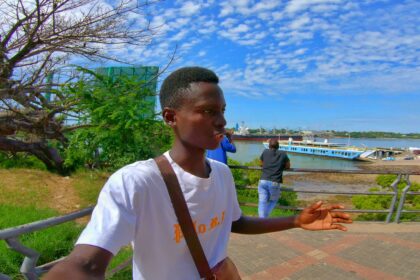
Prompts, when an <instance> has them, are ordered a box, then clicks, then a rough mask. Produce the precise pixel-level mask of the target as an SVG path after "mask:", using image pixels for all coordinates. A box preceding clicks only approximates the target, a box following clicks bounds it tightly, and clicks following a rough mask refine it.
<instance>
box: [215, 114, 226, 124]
mask: <svg viewBox="0 0 420 280" xmlns="http://www.w3.org/2000/svg"><path fill="white" fill-rule="evenodd" d="M215 124H216V126H217V127H225V126H226V119H225V115H224V114H223V113H220V114H218V115H217V118H216V121H215Z"/></svg>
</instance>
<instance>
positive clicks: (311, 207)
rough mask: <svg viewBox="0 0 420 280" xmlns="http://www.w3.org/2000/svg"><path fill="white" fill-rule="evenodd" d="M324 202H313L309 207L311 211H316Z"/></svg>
mask: <svg viewBox="0 0 420 280" xmlns="http://www.w3.org/2000/svg"><path fill="white" fill-rule="evenodd" d="M322 203H323V202H322V201H318V202H316V203H314V204H312V205H311V206H309V207H308V208H309V209H308V210H309V212H310V213H314V212H315V211H316V210H318V209H319V208H320V207H321V205H322Z"/></svg>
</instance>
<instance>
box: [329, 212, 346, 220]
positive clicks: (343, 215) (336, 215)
mask: <svg viewBox="0 0 420 280" xmlns="http://www.w3.org/2000/svg"><path fill="white" fill-rule="evenodd" d="M331 217H333V218H343V219H349V218H350V215H349V214H346V213H343V212H332V213H331Z"/></svg>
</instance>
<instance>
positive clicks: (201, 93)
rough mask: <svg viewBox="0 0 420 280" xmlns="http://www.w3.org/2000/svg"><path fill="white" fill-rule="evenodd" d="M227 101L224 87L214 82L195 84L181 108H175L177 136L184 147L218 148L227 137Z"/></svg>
mask: <svg viewBox="0 0 420 280" xmlns="http://www.w3.org/2000/svg"><path fill="white" fill-rule="evenodd" d="M225 107H226V102H225V98H224V96H223V92H222V90H221V89H220V87H219V86H218V85H216V84H213V83H205V82H200V83H194V84H192V85H191V92H190V93H189V94H187V95H186V97H184V99H183V100H182V102H181V106H180V107H179V108H178V109H173V110H172V111H173V120H174V121H173V123H172V125H171V126H172V128H173V129H174V132H175V135H176V137H177V138H178V140H180V141H181V142H182V143H183V144H184V146H187V147H191V148H200V149H215V148H217V147H218V145H219V143H220V141H221V140H222V139H223V135H224V134H225V125H226V120H225V117H224V112H225Z"/></svg>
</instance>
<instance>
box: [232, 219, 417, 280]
mask: <svg viewBox="0 0 420 280" xmlns="http://www.w3.org/2000/svg"><path fill="white" fill-rule="evenodd" d="M229 256H230V257H231V258H232V259H233V260H234V262H235V264H236V265H237V267H238V269H239V271H240V274H241V276H242V279H243V280H272V279H276V280H277V279H282V280H295V279H296V280H297V279H311V280H312V279H326V280H328V279H334V280H335V279H340V280H342V279H343V280H347V279H372V280H376V279H380V280H388V279H390V280H391V279H408V280H420V223H401V224H384V223H368V222H358V223H354V224H352V225H350V226H349V231H348V232H338V231H323V232H313V231H304V230H301V229H293V230H288V231H283V232H277V233H270V234H263V235H238V234H233V235H232V237H231V241H230V246H229Z"/></svg>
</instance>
